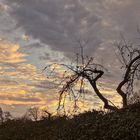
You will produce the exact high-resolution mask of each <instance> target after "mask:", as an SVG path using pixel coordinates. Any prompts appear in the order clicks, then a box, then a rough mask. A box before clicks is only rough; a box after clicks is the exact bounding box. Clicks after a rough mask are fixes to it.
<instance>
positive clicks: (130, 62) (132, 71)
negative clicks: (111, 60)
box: [116, 39, 140, 107]
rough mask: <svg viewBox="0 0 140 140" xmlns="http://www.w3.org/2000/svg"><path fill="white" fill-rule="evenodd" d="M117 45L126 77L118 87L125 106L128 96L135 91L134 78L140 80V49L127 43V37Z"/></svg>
mask: <svg viewBox="0 0 140 140" xmlns="http://www.w3.org/2000/svg"><path fill="white" fill-rule="evenodd" d="M116 46H117V49H118V51H119V57H118V58H119V60H120V62H121V64H122V68H124V77H123V80H122V81H121V82H120V83H119V85H118V87H117V92H118V93H119V95H121V97H122V101H123V107H125V106H127V103H128V101H127V99H128V97H129V96H130V95H132V94H133V93H134V91H133V89H134V86H133V84H134V80H136V79H137V80H140V49H139V48H137V47H135V46H134V45H133V44H132V43H127V42H126V41H125V39H123V42H120V43H118V44H116ZM124 88H125V90H124Z"/></svg>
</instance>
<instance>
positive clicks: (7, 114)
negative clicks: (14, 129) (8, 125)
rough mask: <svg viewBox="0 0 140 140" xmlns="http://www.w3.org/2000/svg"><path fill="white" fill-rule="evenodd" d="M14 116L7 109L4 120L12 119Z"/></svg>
mask: <svg viewBox="0 0 140 140" xmlns="http://www.w3.org/2000/svg"><path fill="white" fill-rule="evenodd" d="M12 118H13V117H12V115H11V113H10V112H9V111H5V112H4V121H9V120H11V119H12Z"/></svg>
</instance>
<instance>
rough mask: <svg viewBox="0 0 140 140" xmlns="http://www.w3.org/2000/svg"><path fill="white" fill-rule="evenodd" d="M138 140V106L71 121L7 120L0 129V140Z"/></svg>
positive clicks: (62, 118) (56, 118) (87, 114)
mask: <svg viewBox="0 0 140 140" xmlns="http://www.w3.org/2000/svg"><path fill="white" fill-rule="evenodd" d="M109 139H110V140H139V139H140V103H135V104H133V105H129V106H127V107H126V108H123V109H119V110H117V111H115V112H108V113H105V112H103V111H95V110H93V111H88V112H84V113H82V114H79V115H77V116H76V115H75V116H74V117H73V118H71V119H70V118H68V117H67V116H65V115H63V116H51V117H50V118H48V116H46V117H44V118H42V120H38V121H32V120H31V119H28V118H27V117H21V118H16V119H8V120H6V121H5V122H3V123H2V124H1V125H0V140H109Z"/></svg>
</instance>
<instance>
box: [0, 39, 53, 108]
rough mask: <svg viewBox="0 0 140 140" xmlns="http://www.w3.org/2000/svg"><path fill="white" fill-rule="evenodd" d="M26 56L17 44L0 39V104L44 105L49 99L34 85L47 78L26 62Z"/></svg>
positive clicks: (43, 91)
mask: <svg viewBox="0 0 140 140" xmlns="http://www.w3.org/2000/svg"><path fill="white" fill-rule="evenodd" d="M26 56H27V55H26V54H24V53H21V52H20V46H19V45H17V44H14V43H10V42H7V41H0V106H1V105H45V104H46V102H49V101H50V99H49V96H48V97H46V93H45V89H44V90H39V88H38V87H37V86H36V85H37V84H39V83H40V82H42V81H47V78H45V75H43V74H42V73H41V72H38V70H37V69H36V67H35V66H33V65H31V64H28V62H27V60H26ZM46 92H47V91H46ZM44 93H45V94H44Z"/></svg>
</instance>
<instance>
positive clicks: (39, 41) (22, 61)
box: [0, 0, 140, 116]
mask: <svg viewBox="0 0 140 140" xmlns="http://www.w3.org/2000/svg"><path fill="white" fill-rule="evenodd" d="M139 26H140V0H0V106H1V107H2V108H3V109H4V110H8V111H10V112H11V113H13V114H14V115H16V116H19V115H21V114H23V113H24V112H25V111H26V109H27V108H29V107H30V106H36V105H37V106H47V108H48V109H49V110H50V111H52V112H53V111H54V110H55V109H56V108H57V99H58V93H57V91H56V89H52V90H49V86H51V85H52V84H53V83H52V81H50V80H49V79H47V77H46V76H45V73H42V69H43V68H44V67H45V66H46V65H47V64H50V63H53V62H58V63H59V62H64V63H67V62H69V61H72V58H73V56H74V55H75V52H77V51H78V44H77V40H82V41H85V40H89V43H88V45H87V46H86V47H85V48H84V51H85V54H86V55H88V56H94V57H95V59H96V61H98V62H99V63H101V64H104V65H105V66H106V67H107V68H108V69H109V73H108V78H105V79H106V80H105V81H102V82H101V83H102V87H103V88H102V89H101V90H103V91H104V94H105V95H106V96H108V97H109V98H110V99H111V100H113V101H115V103H116V105H118V103H119V101H120V99H119V97H118V96H117V94H116V93H115V90H114V89H115V88H116V84H117V83H118V82H119V81H120V80H121V75H120V73H121V71H120V64H119V62H118V60H117V58H116V56H115V53H114V47H113V44H114V41H120V39H121V34H123V35H124V36H125V38H126V39H127V40H129V41H132V42H138V38H139V35H138V33H137V28H138V27H139ZM64 60H65V61H64ZM118 75H119V76H118ZM50 83H51V84H50ZM88 96H90V98H89V97H87V99H86V102H85V105H83V106H84V108H92V107H95V106H97V105H98V102H99V100H98V99H97V97H95V96H94V93H93V94H89V95H88ZM98 106H99V105H98Z"/></svg>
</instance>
